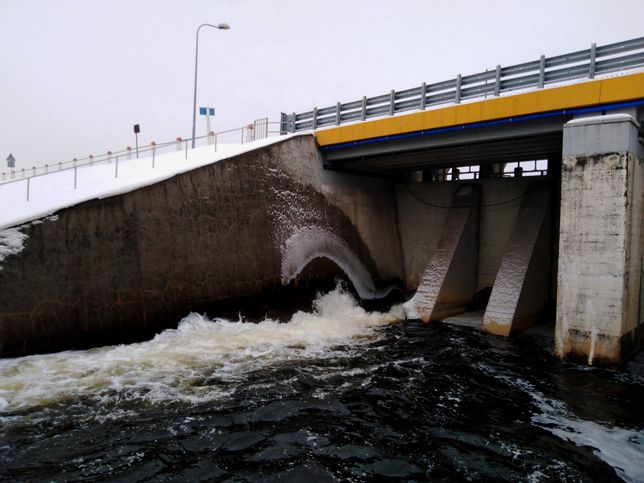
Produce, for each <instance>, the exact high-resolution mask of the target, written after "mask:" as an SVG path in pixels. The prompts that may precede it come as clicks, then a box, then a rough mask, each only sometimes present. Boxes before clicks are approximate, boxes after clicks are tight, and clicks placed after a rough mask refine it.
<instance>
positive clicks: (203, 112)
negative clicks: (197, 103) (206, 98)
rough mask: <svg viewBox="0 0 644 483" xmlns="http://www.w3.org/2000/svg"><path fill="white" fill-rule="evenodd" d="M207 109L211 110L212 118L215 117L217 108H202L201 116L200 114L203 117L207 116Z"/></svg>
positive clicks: (200, 110)
mask: <svg viewBox="0 0 644 483" xmlns="http://www.w3.org/2000/svg"><path fill="white" fill-rule="evenodd" d="M206 109H209V110H210V115H211V116H214V115H215V108H214V107H210V108H207V107H200V108H199V114H200V115H201V116H205V115H206V114H207V113H206Z"/></svg>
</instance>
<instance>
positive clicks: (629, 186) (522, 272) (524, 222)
mask: <svg viewBox="0 0 644 483" xmlns="http://www.w3.org/2000/svg"><path fill="white" fill-rule="evenodd" d="M643 48H644V38H639V39H633V40H629V41H625V42H619V43H616V44H611V45H606V46H601V47H597V46H596V45H595V44H593V45H592V46H591V48H590V49H588V50H584V51H578V52H572V53H569V54H564V55H559V56H555V57H551V58H546V57H545V56H541V58H540V59H539V60H537V61H533V62H527V63H524V64H520V65H517V66H510V67H506V68H501V67H500V66H497V67H496V69H494V70H491V71H486V72H482V73H478V74H474V75H470V76H465V77H462V76H461V75H458V76H457V77H456V78H455V79H452V80H448V81H444V82H439V83H436V84H432V85H429V86H428V85H426V84H422V85H421V86H420V87H417V88H414V89H407V90H405V91H401V92H395V91H391V92H390V93H389V94H385V95H382V96H377V97H374V98H366V97H363V98H362V100H359V101H355V102H353V103H345V104H342V103H337V104H336V106H335V107H334V106H331V107H328V108H323V109H317V108H314V109H313V110H312V111H309V112H306V113H301V114H295V113H293V114H291V115H290V116H287V115H285V114H282V122H283V129H284V130H289V129H290V131H298V130H301V129H306V128H309V129H310V128H314V129H315V128H318V129H316V130H315V131H314V135H315V138H316V141H317V144H318V146H319V149H320V151H321V153H322V154H323V157H324V165H325V168H326V169H329V170H334V171H339V172H345V173H352V174H356V175H361V176H370V177H379V178H383V179H389V180H392V181H393V182H394V183H395V190H396V203H397V209H398V220H399V234H400V237H401V243H402V254H403V263H404V266H405V275H406V287H407V288H408V289H409V290H415V291H416V295H415V296H414V298H413V299H412V301H411V302H410V303H408V304H407V305H408V309H409V311H410V313H411V315H412V316H418V317H420V318H422V319H423V320H425V321H430V320H440V319H444V318H445V317H447V316H450V315H453V314H458V313H461V312H463V310H465V309H466V308H467V307H471V306H472V300H473V299H476V298H477V296H478V295H480V294H484V296H485V297H487V296H488V294H489V300H488V302H487V304H486V305H485V312H484V315H483V321H482V326H481V328H482V329H483V330H486V331H488V332H491V333H494V334H499V335H510V334H512V333H516V332H518V331H521V330H523V329H525V328H526V327H529V326H531V325H533V324H534V323H535V321H536V320H537V319H538V318H539V317H544V316H545V317H547V316H548V315H545V314H544V308H545V307H547V306H548V304H549V301H550V304H551V305H552V306H553V307H556V310H554V311H553V310H551V311H550V316H552V317H553V318H554V317H555V313H556V320H557V326H556V346H557V347H556V350H557V352H558V354H559V355H560V356H561V357H573V358H578V359H584V360H586V361H587V362H588V363H590V364H592V363H593V360H594V359H599V360H601V359H604V360H613V361H616V360H624V359H625V358H627V357H628V354H631V353H633V352H634V351H635V350H636V348H638V347H641V345H642V341H643V340H644V330H642V328H641V327H642V325H641V324H642V322H643V320H642V316H641V308H642V303H644V292H643V291H642V275H641V273H642V255H641V249H642V242H643V240H644V238H643V234H644V232H643V230H642V227H641V224H642V209H643V208H644V207H643V199H642V190H643V189H644V185H643V183H644V178H642V168H641V160H642V159H643V158H642V152H643V147H642V144H643V140H642V130H641V123H642V121H643V120H644V73H642V72H640V71H638V70H637V68H641V67H642V65H644V52H643V51H642V49H643ZM633 68H636V69H635V71H634V70H633ZM549 84H550V85H551V86H550V87H549V86H548V85H549ZM517 91H519V92H517ZM481 96H484V98H483V99H481V98H480V97H481ZM488 96H489V98H488ZM468 100H469V101H468ZM445 104H448V105H445ZM411 109H415V110H416V112H413V113H405V114H402V113H401V114H398V115H396V113H398V112H403V111H407V110H411ZM383 115H384V116H383ZM369 117H376V118H378V119H376V120H372V121H369V120H367V119H368V118H369ZM356 120H358V121H359V122H355V121H356ZM346 122H348V123H350V124H349V125H341V124H344V123H346ZM329 125H333V127H324V126H329ZM320 126H322V128H321V129H320V128H319V127H320ZM562 161H563V162H562ZM528 176H530V177H529V178H528ZM446 181H452V182H456V185H457V186H454V187H453V188H452V189H451V190H450V189H448V188H447V187H446V186H445V183H444V182H446ZM458 185H460V186H458ZM609 220H610V221H609Z"/></svg>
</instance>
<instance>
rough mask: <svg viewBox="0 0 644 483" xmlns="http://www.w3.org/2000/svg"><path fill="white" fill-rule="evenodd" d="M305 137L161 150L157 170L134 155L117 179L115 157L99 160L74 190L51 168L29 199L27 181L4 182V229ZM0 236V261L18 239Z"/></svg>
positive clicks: (80, 174) (65, 175)
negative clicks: (284, 141)
mask: <svg viewBox="0 0 644 483" xmlns="http://www.w3.org/2000/svg"><path fill="white" fill-rule="evenodd" d="M302 135H310V133H309V132H301V133H295V134H289V135H286V136H276V137H270V138H266V139H261V140H257V141H252V142H248V143H244V144H221V143H219V144H217V146H216V151H215V145H208V146H203V147H199V148H195V149H191V150H188V159H185V152H184V151H183V150H181V151H175V152H170V153H165V154H158V155H157V156H156V158H155V167H154V169H153V168H152V157H151V156H148V157H145V158H140V159H136V158H135V157H134V156H132V158H133V159H129V160H128V159H120V160H119V164H118V178H117V177H116V176H115V174H116V162H115V160H114V159H113V160H111V161H110V162H107V161H101V162H100V163H98V162H97V163H96V164H94V165H93V166H87V165H86V166H80V167H78V168H77V173H76V176H77V188H76V189H74V169H66V170H62V171H53V172H51V173H49V174H46V175H42V176H36V177H33V178H31V179H30V181H29V201H27V179H20V180H17V181H13V182H7V183H3V184H0V230H4V229H5V228H9V227H15V226H17V225H20V224H23V223H25V222H28V221H31V220H35V219H38V218H42V217H44V216H47V215H50V214H52V213H55V212H57V211H58V210H61V209H63V208H67V207H70V206H74V205H76V204H79V203H82V202H84V201H88V200H92V199H96V198H99V199H100V198H107V197H110V196H115V195H119V194H122V193H127V192H129V191H133V190H135V189H138V188H142V187H145V186H149V185H151V184H154V183H158V182H160V181H163V180H166V179H168V178H171V177H173V176H175V175H177V174H181V173H185V172H187V171H191V170H193V169H196V168H199V167H202V166H206V165H209V164H212V163H216V162H218V161H221V160H222V159H227V158H231V157H233V156H237V155H239V154H242V153H246V152H249V151H252V150H255V149H258V148H261V147H264V146H268V145H270V144H274V143H276V142H280V141H283V140H285V139H289V138H291V137H294V136H302ZM53 169H55V168H53ZM11 233H13V234H11ZM17 233H19V231H17ZM21 235H22V234H21ZM0 237H2V238H0V240H6V241H5V242H3V241H0V257H2V258H0V260H2V259H3V258H4V257H5V256H7V255H8V254H11V253H13V252H11V253H10V252H9V251H10V250H13V251H15V250H16V249H17V248H16V246H17V243H18V242H17V240H18V238H20V237H19V236H18V235H16V234H15V233H14V232H8V231H7V230H4V231H2V232H0ZM3 253H4V255H2V254H3Z"/></svg>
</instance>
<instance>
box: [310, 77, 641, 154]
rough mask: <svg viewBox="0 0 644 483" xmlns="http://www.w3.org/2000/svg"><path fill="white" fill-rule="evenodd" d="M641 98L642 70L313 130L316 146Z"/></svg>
mask: <svg viewBox="0 0 644 483" xmlns="http://www.w3.org/2000/svg"><path fill="white" fill-rule="evenodd" d="M636 99H644V73H638V74H629V75H624V76H620V77H613V78H609V79H600V80H594V81H589V82H581V83H577V84H571V85H566V86H562V87H552V88H548V89H540V90H536V91H531V92H525V93H522V94H515V95H510V96H505V97H495V98H493V99H486V100H482V101H477V102H471V103H467V104H458V105H453V106H447V107H443V108H437V109H431V110H427V111H422V112H415V113H411V114H405V115H400V116H392V117H388V118H386V119H378V120H375V121H367V122H361V123H357V124H351V125H348V126H339V127H334V128H330V129H323V130H320V131H316V132H315V137H316V139H317V142H318V144H319V145H320V146H328V145H332V144H338V143H346V142H351V141H359V140H362V139H371V138H378V137H383V136H391V135H395V134H402V133H408V132H415V131H423V130H428V129H438V128H443V127H449V126H455V125H461V124H470V123H474V122H483V121H492V120H495V119H504V118H510V117H516V116H524V115H528V114H537V113H543V112H549V111H558V110H563V109H575V108H580V107H589V106H596V105H600V104H610V103H616V102H626V101H632V100H636Z"/></svg>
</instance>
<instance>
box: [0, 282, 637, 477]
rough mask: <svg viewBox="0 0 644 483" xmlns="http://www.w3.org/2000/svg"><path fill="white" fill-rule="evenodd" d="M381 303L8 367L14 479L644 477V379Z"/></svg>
mask: <svg viewBox="0 0 644 483" xmlns="http://www.w3.org/2000/svg"><path fill="white" fill-rule="evenodd" d="M401 317H402V311H401V309H400V307H395V308H393V309H392V310H391V311H390V312H388V313H380V312H366V311H365V310H363V309H362V308H360V307H359V306H358V305H357V303H356V302H355V300H354V299H353V297H352V296H351V295H350V294H348V293H345V292H344V291H342V290H341V289H340V288H338V289H336V290H334V291H332V292H330V293H327V294H326V295H322V296H320V297H318V299H317V300H316V301H315V304H314V309H313V310H312V311H311V312H310V313H304V312H298V313H297V314H295V315H294V316H293V318H292V319H291V321H290V322H289V323H287V324H281V323H278V322H274V321H270V320H265V321H262V322H260V323H257V324H255V323H244V322H241V321H236V322H231V321H226V320H220V319H215V320H209V319H207V318H205V317H204V316H200V315H196V314H191V315H189V316H188V317H186V318H185V319H184V320H182V321H181V322H180V324H179V326H178V328H177V329H176V330H168V331H165V332H163V333H161V334H159V335H158V336H157V337H155V338H154V339H153V340H151V341H148V342H144V343H140V344H130V345H122V346H116V347H106V348H100V349H93V350H88V351H74V352H63V353H59V354H50V355H40V356H31V357H23V358H19V359H5V360H0V480H9V481H11V480H17V481H25V480H97V479H106V480H110V481H136V480H159V479H176V480H179V481H193V480H208V481H213V480H218V481H219V480H231V481H266V480H278V481H281V480H285V481H302V480H308V481H334V480H342V481H363V480H374V479H385V478H389V479H397V480H428V479H432V480H441V479H442V480H446V479H447V480H481V479H483V480H508V481H521V480H523V481H541V480H550V479H556V480H561V479H563V480H570V481H578V480H584V481H611V480H620V479H623V480H627V481H644V380H643V379H642V378H641V377H640V376H638V375H637V374H631V373H629V372H628V370H623V371H611V370H606V369H589V368H587V367H584V366H576V365H572V364H566V363H562V362H560V361H559V360H557V359H556V358H555V357H554V355H553V354H552V351H551V348H550V347H549V346H548V345H546V344H544V343H542V342H540V341H539V340H537V339H533V338H530V337H527V336H523V337H519V338H515V339H501V338H497V337H493V336H488V335H485V334H481V333H479V332H476V331H473V330H470V329H466V328H459V327H451V326H446V325H443V324H433V325H423V324H422V323H420V322H414V321H411V322H399V323H395V322H396V321H398V320H399V318H401Z"/></svg>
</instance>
